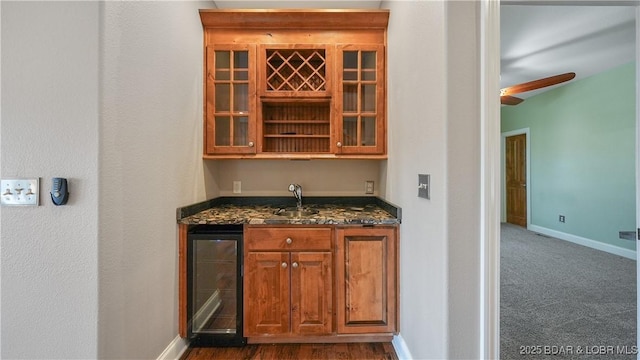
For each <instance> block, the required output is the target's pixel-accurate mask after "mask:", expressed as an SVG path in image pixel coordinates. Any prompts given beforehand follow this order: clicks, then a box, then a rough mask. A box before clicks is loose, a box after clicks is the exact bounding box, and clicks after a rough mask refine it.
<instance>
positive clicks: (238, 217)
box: [177, 196, 401, 225]
mask: <svg viewBox="0 0 640 360" xmlns="http://www.w3.org/2000/svg"><path fill="white" fill-rule="evenodd" d="M303 208H304V209H305V210H311V211H312V212H314V214H311V215H308V216H300V217H293V218H290V217H286V216H280V215H277V214H278V213H279V212H281V211H282V210H283V209H286V210H290V209H295V199H294V198H293V197H261V196H259V197H255V196H251V197H219V198H214V199H210V200H207V201H203V202H201V203H197V204H193V205H189V206H185V207H181V208H178V209H177V221H178V223H180V224H190V225H197V224H366V225H383V224H399V223H400V222H401V209H400V208H399V207H398V206H395V205H393V204H391V203H389V202H387V201H385V200H382V199H380V198H377V197H371V196H367V197H364V196H363V197H305V198H304V199H303Z"/></svg>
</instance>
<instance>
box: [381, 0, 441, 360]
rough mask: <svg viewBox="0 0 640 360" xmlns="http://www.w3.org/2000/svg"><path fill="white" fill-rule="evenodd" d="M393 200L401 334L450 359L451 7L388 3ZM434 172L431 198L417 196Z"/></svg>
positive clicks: (421, 352) (415, 347) (419, 354)
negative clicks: (421, 180) (421, 181)
mask: <svg viewBox="0 0 640 360" xmlns="http://www.w3.org/2000/svg"><path fill="white" fill-rule="evenodd" d="M383 7H385V8H389V9H390V10H391V17H390V20H389V29H388V36H389V38H388V52H387V58H388V78H389V82H388V104H389V109H388V114H389V129H390V132H389V144H390V149H389V160H388V162H387V169H386V174H387V180H386V181H387V199H389V200H390V201H391V202H393V203H395V204H397V205H399V206H401V207H402V227H401V231H400V335H401V336H402V338H403V339H404V341H405V342H406V344H407V347H408V348H409V350H410V352H411V355H412V356H413V358H414V359H444V358H446V357H447V300H448V299H447V238H446V236H447V228H446V221H447V216H446V214H447V212H446V204H447V184H446V177H447V164H446V153H447V148H446V146H447V141H446V138H447V132H446V131H447V129H446V110H447V109H446V105H447V104H446V88H447V84H446V80H447V79H446V60H447V59H446V54H445V51H446V44H445V25H446V23H445V16H446V14H445V4H444V3H443V2H436V1H424V2H419V1H389V2H385V3H383ZM419 173H422V174H430V175H431V200H426V199H421V198H418V197H417V181H418V174H419Z"/></svg>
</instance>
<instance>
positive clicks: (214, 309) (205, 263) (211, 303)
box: [187, 225, 246, 346]
mask: <svg viewBox="0 0 640 360" xmlns="http://www.w3.org/2000/svg"><path fill="white" fill-rule="evenodd" d="M187 264H188V265H187V314H188V327H187V329H188V330H187V336H188V338H189V339H190V341H191V344H192V345H193V346H242V345H245V344H246V338H244V337H243V336H242V225H197V226H194V227H193V228H191V229H190V230H189V233H188V235H187Z"/></svg>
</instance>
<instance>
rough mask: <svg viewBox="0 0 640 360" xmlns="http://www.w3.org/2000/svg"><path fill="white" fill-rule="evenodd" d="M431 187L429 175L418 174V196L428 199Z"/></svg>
mask: <svg viewBox="0 0 640 360" xmlns="http://www.w3.org/2000/svg"><path fill="white" fill-rule="evenodd" d="M430 187H431V175H429V174H418V197H421V198H424V199H429V198H430V197H431V194H430V190H431V189H430Z"/></svg>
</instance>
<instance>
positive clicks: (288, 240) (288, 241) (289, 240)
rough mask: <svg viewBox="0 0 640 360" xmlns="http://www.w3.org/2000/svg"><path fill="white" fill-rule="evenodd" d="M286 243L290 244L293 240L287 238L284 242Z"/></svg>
mask: <svg viewBox="0 0 640 360" xmlns="http://www.w3.org/2000/svg"><path fill="white" fill-rule="evenodd" d="M285 241H286V242H287V244H291V243H292V242H293V239H291V238H287V240H285Z"/></svg>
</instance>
